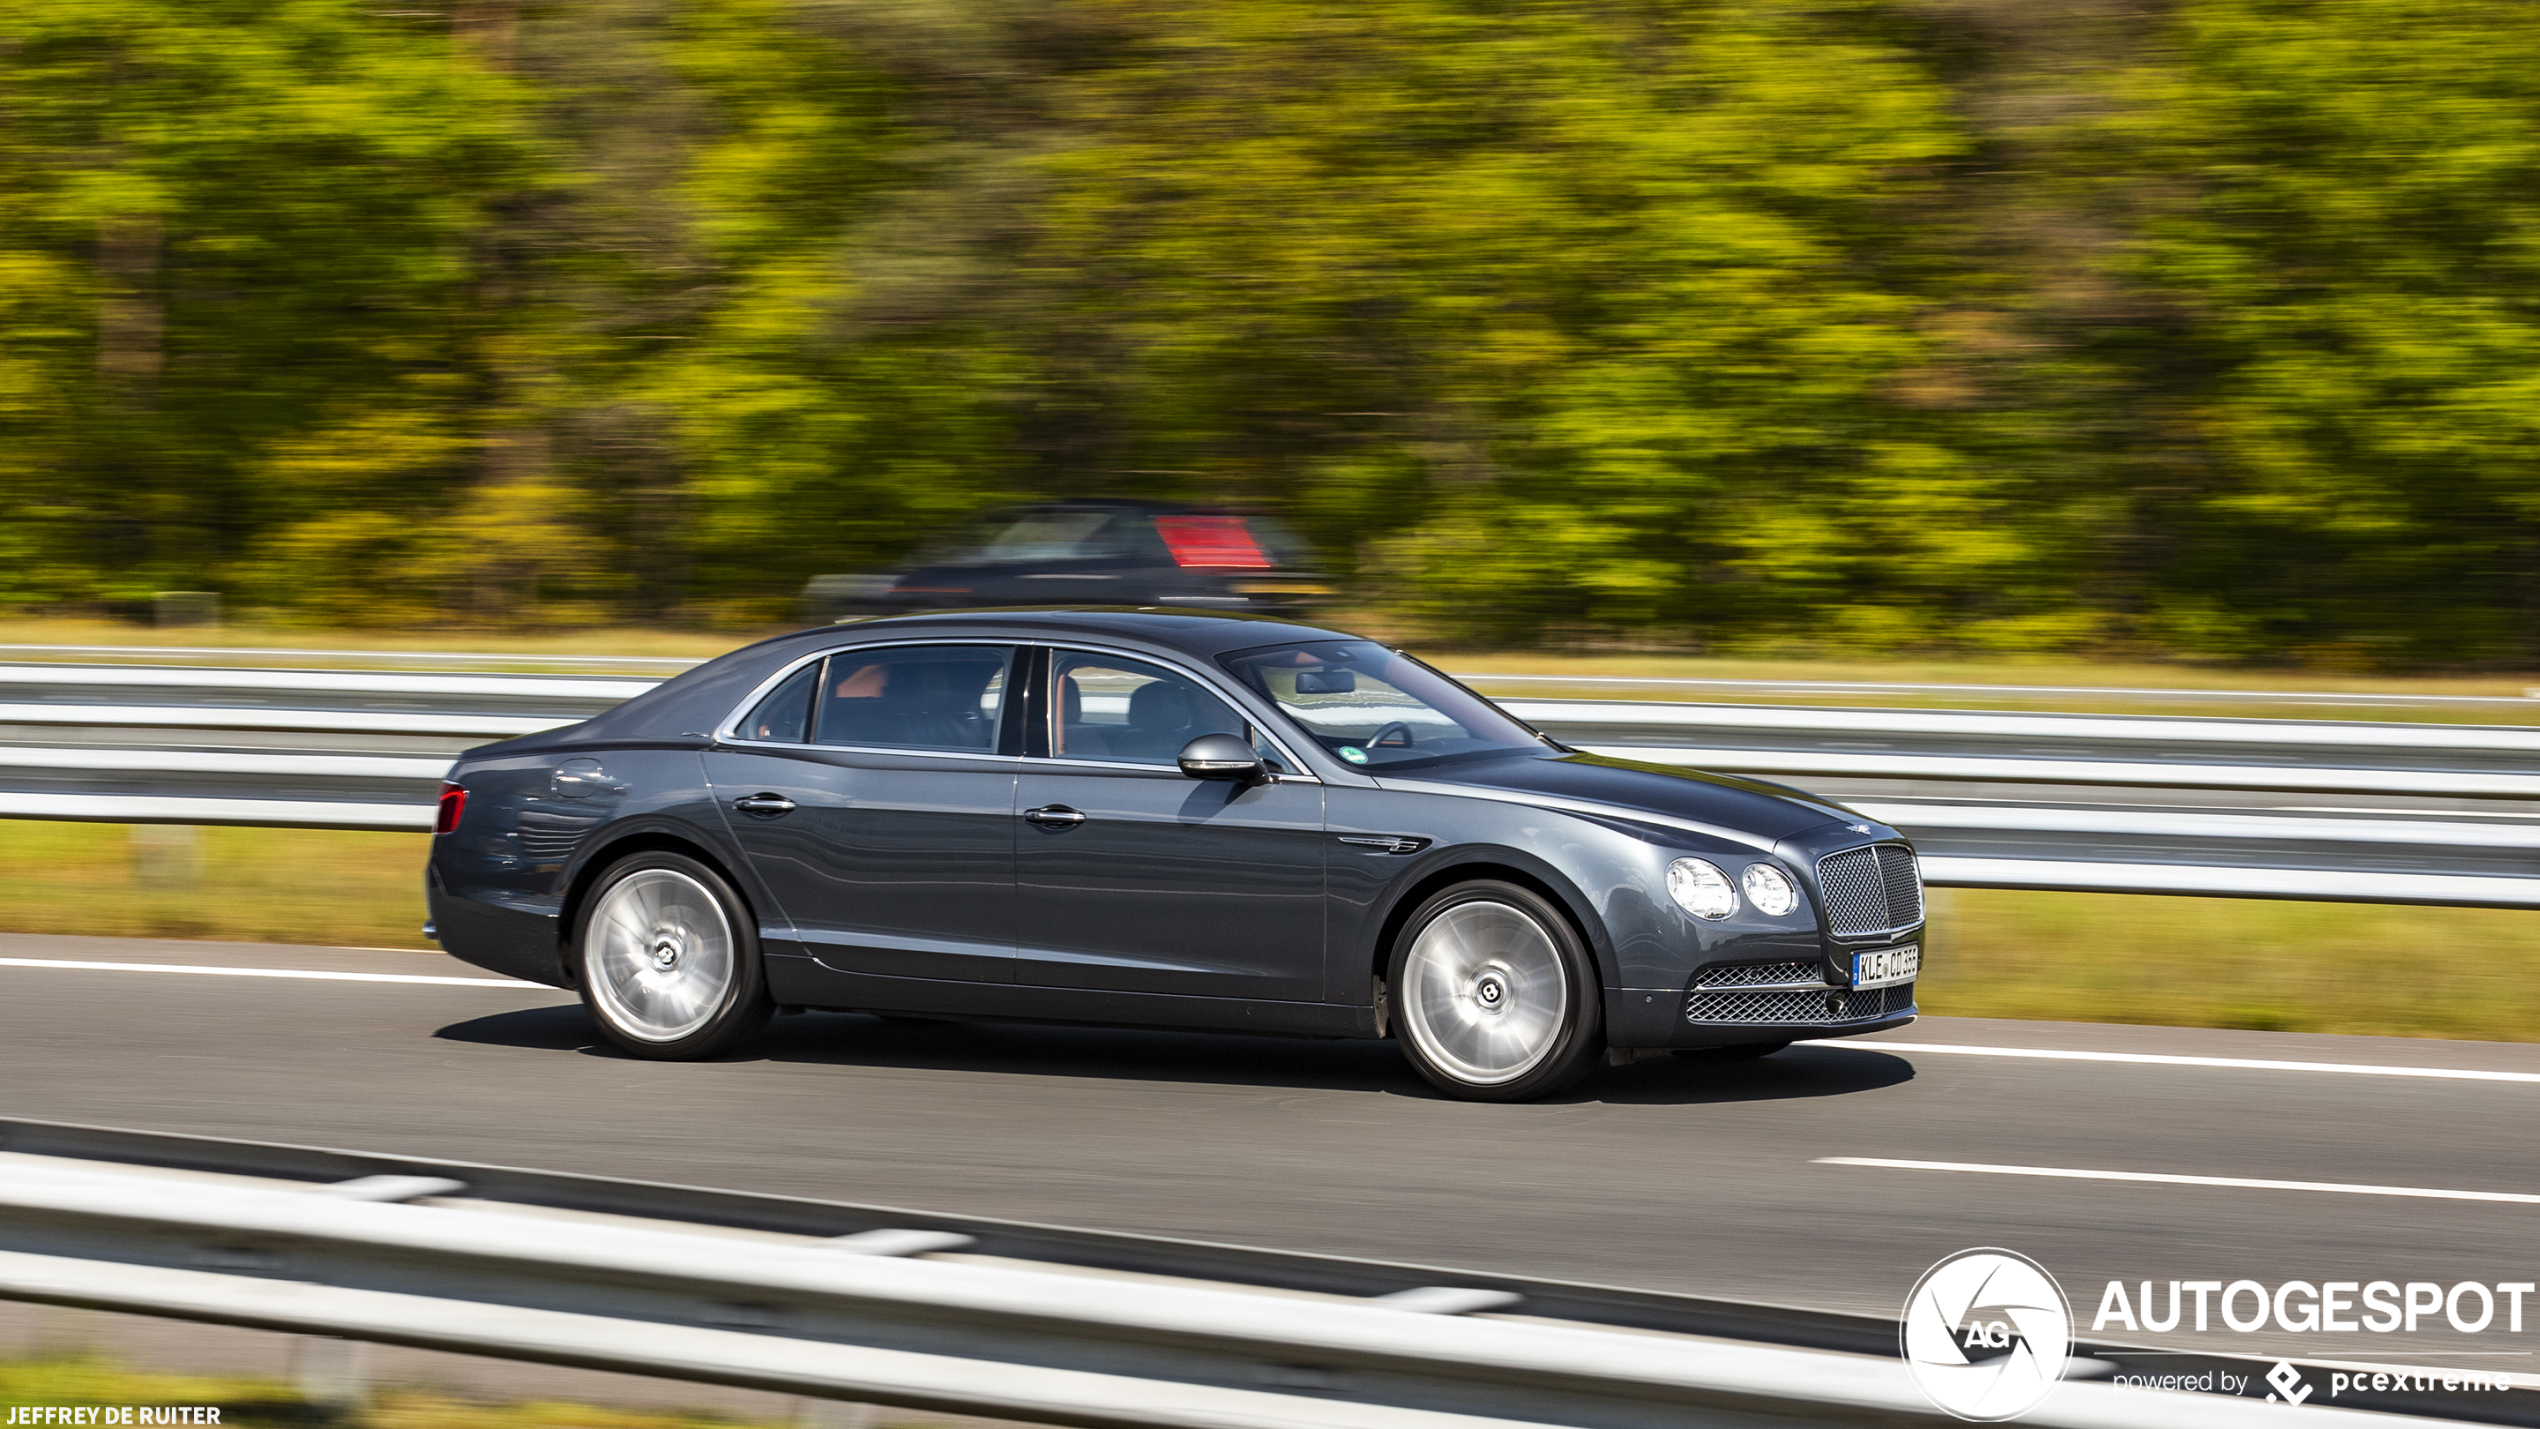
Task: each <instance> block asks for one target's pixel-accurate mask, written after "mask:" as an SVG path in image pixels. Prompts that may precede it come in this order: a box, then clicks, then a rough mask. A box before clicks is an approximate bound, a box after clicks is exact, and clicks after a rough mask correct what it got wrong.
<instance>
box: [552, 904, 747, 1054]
mask: <svg viewBox="0 0 2540 1429" xmlns="http://www.w3.org/2000/svg"><path fill="white" fill-rule="evenodd" d="M574 948H575V953H576V959H575V960H576V963H577V966H578V967H579V969H580V972H581V979H580V980H581V984H582V1003H583V1005H584V1006H585V1007H587V1008H589V1009H590V1012H591V1020H592V1021H593V1022H595V1023H597V1024H598V1025H599V1029H600V1033H601V1035H603V1036H605V1037H607V1038H608V1039H609V1041H611V1042H613V1043H615V1044H616V1045H617V1046H618V1047H619V1048H620V1049H621V1050H623V1051H626V1052H629V1053H632V1054H633V1055H635V1056H638V1057H645V1058H650V1059H653V1060H656V1061H665V1062H668V1061H686V1060H689V1059H692V1058H697V1057H710V1056H712V1055H714V1054H715V1053H717V1052H722V1051H726V1050H729V1049H730V1048H732V1047H735V1046H738V1045H739V1044H740V1043H742V1042H744V1041H746V1040H748V1039H749V1038H750V1037H751V1036H753V1035H755V1034H756V1033H757V1032H758V1030H759V1029H760V1028H762V1027H764V1026H766V1025H767V1019H768V1018H769V1017H770V1016H771V1015H773V1014H774V1013H775V1011H776V1007H775V1004H773V1003H771V1002H769V1001H768V999H767V985H766V980H765V974H764V971H763V969H762V968H761V967H760V965H759V955H758V938H757V936H756V931H755V929H754V928H753V927H752V924H751V920H750V918H749V916H748V913H747V912H746V910H745V909H744V908H743V907H742V904H741V898H740V895H739V894H737V893H735V892H734V891H733V890H732V886H731V885H730V884H729V883H726V882H724V880H723V876H722V875H721V874H718V873H716V872H715V871H714V870H713V869H711V868H708V867H707V866H706V865H704V864H703V863H700V862H698V861H697V860H695V859H693V858H689V857H687V856H685V855H683V854H676V853H639V854H635V855H632V856H631V857H628V858H625V859H621V860H619V861H618V862H617V863H615V864H613V865H611V866H610V867H609V869H608V871H607V872H605V873H603V874H601V875H600V881H599V884H598V886H597V887H596V888H594V889H593V891H592V894H591V897H590V898H589V900H588V901H586V902H585V903H584V904H583V907H582V914H581V917H580V919H579V920H578V926H577V927H576V928H575V930H574Z"/></svg>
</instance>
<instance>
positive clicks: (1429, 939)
mask: <svg viewBox="0 0 2540 1429" xmlns="http://www.w3.org/2000/svg"><path fill="white" fill-rule="evenodd" d="M1391 968H1392V975H1391V976H1390V977H1389V978H1388V979H1387V980H1386V996H1387V1001H1388V1002H1389V1003H1390V1006H1391V1018H1392V1022H1393V1025H1394V1028H1395V1031H1396V1033H1397V1035H1398V1036H1399V1037H1400V1039H1401V1042H1402V1047H1403V1051H1404V1054H1405V1055H1407V1056H1408V1057H1409V1058H1410V1059H1411V1065H1412V1066H1413V1067H1414V1068H1416V1069H1418V1071H1419V1073H1420V1075H1421V1076H1423V1077H1426V1078H1427V1079H1428V1080H1429V1081H1430V1083H1431V1084H1432V1085H1434V1086H1436V1087H1437V1088H1438V1089H1439V1090H1440V1091H1443V1092H1445V1093H1446V1094H1448V1095H1449V1096H1453V1097H1459V1098H1462V1099H1464V1100H1467V1101H1523V1100H1525V1099H1527V1098H1529V1097H1539V1096H1543V1095H1546V1094H1547V1093H1550V1092H1554V1091H1558V1090H1559V1089H1561V1088H1562V1087H1565V1086H1568V1085H1569V1084H1570V1083H1571V1082H1574V1081H1576V1080H1578V1078H1579V1077H1580V1076H1581V1075H1582V1074H1584V1073H1585V1072H1586V1071H1587V1069H1588V1068H1589V1067H1590V1066H1592V1065H1593V1064H1594V1063H1595V1061H1596V1058H1597V1056H1598V1054H1599V1053H1601V1052H1602V1051H1603V1050H1604V1039H1603V1037H1602V1036H1601V1032H1602V1024H1603V1008H1602V999H1601V998H1600V997H1599V996H1598V980H1597V977H1596V972H1595V964H1594V963H1593V962H1592V961H1591V960H1590V959H1589V957H1588V951H1587V948H1586V947H1585V945H1584V944H1582V943H1581V941H1580V939H1579V936H1578V933H1577V931H1576V930H1574V929H1573V928H1572V927H1571V926H1570V921H1569V920H1568V919H1567V918H1564V917H1563V916H1562V915H1561V912H1560V910H1559V909H1557V908H1555V907H1553V906H1552V904H1551V903H1550V902H1548V901H1546V900H1545V899H1544V898H1543V897H1542V896H1541V895H1539V894H1536V893H1535V892H1533V891H1532V890H1530V889H1525V888H1520V887H1518V886H1517V885H1515V884H1512V883H1500V882H1496V881H1476V882H1472V883H1463V884H1458V885H1456V886H1455V887H1453V888H1449V889H1446V890H1444V891H1443V892H1440V893H1438V894H1436V895H1434V896H1432V897H1430V898H1429V899H1428V900H1427V901H1425V902H1423V903H1422V904H1421V905H1420V906H1419V908H1417V909H1416V910H1414V911H1413V913H1412V915H1411V917H1410V919H1409V921H1407V922H1406V923H1405V924H1404V925H1403V930H1402V935H1401V937H1400V938H1399V939H1397V940H1396V942H1395V944H1394V952H1393V959H1392V963H1391Z"/></svg>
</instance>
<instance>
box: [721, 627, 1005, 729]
mask: <svg viewBox="0 0 2540 1429" xmlns="http://www.w3.org/2000/svg"><path fill="white" fill-rule="evenodd" d="M1013 659H1014V652H1013V651H1012V650H1011V649H1008V648H1006V647H1004V646H989V645H898V646H887V647H884V648H882V649H878V650H841V651H839V652H838V653H837V654H835V655H832V656H830V657H829V658H828V659H827V660H825V661H823V662H822V663H821V666H820V669H821V676H820V699H819V701H818V703H817V705H816V706H815V707H814V712H813V715H812V724H813V732H812V742H813V743H815V744H845V745H855V746H859V747H863V748H874V749H931V750H956V751H962V752H976V753H981V754H987V753H992V752H994V751H995V749H996V747H997V717H998V715H999V714H1000V713H1001V712H1002V711H1003V709H1004V707H1005V687H1006V677H1007V669H1008V667H1009V666H1010V665H1012V663H1013ZM780 693H781V691H780ZM771 698H773V697H772V696H771Z"/></svg>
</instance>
